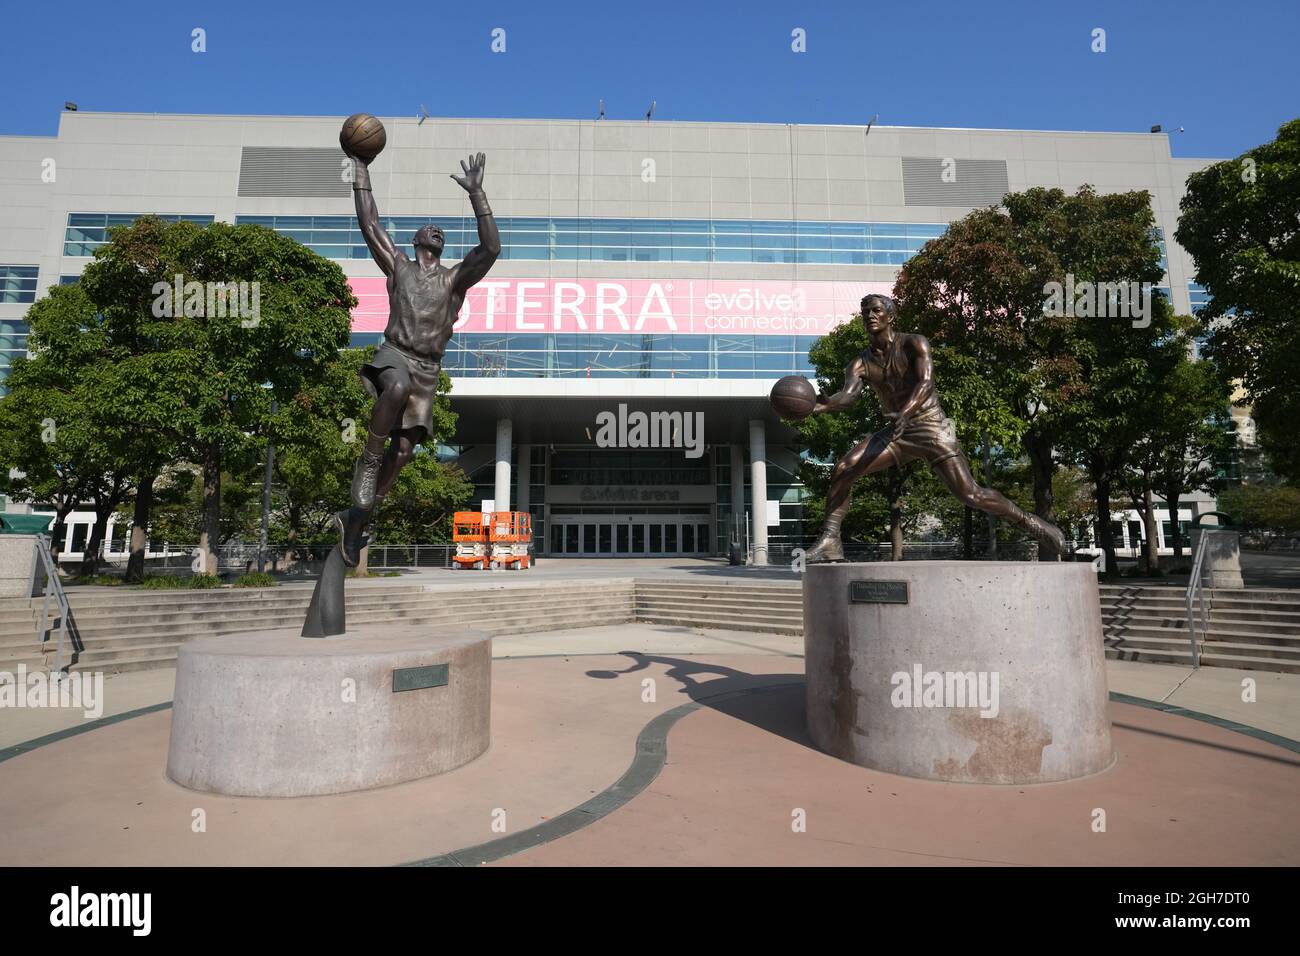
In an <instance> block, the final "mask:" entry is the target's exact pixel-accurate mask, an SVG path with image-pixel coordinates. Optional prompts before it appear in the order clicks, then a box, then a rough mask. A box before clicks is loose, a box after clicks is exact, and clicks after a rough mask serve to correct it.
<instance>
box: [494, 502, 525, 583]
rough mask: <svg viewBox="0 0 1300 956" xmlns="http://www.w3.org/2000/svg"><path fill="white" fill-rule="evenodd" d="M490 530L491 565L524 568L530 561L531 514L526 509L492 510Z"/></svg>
mask: <svg viewBox="0 0 1300 956" xmlns="http://www.w3.org/2000/svg"><path fill="white" fill-rule="evenodd" d="M490 530H491V534H490V536H489V537H490V541H491V545H492V552H491V561H492V567H494V568H513V569H514V570H516V571H522V570H525V569H526V568H527V567H528V566H529V564H530V563H531V561H530V558H529V556H528V550H529V545H531V544H532V541H533V516H532V515H531V514H529V513H528V512H527V511H494V512H492V524H491V528H490Z"/></svg>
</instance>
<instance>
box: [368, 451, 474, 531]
mask: <svg viewBox="0 0 1300 956" xmlns="http://www.w3.org/2000/svg"><path fill="white" fill-rule="evenodd" d="M473 493H474V485H473V483H472V482H470V480H469V479H468V478H467V477H465V473H464V472H462V471H461V470H460V469H459V468H458V467H456V466H455V465H447V464H443V463H442V462H440V461H438V458H437V456H436V455H435V454H434V451H433V449H432V447H430V446H427V445H422V446H420V447H419V448H418V449H417V451H416V453H415V454H414V455H412V456H411V460H410V461H409V462H407V463H406V467H405V468H403V469H402V471H401V474H399V475H398V476H397V482H396V484H394V485H393V490H392V492H390V493H389V495H388V497H387V498H385V499H384V500H383V502H382V503H381V504H380V506H379V508H378V510H377V511H376V512H375V521H374V525H373V530H372V533H371V536H372V539H373V540H374V542H375V543H377V544H408V543H409V544H425V543H438V542H444V541H450V540H451V519H452V515H453V513H454V512H456V511H457V510H458V509H463V507H464V505H465V504H466V503H467V502H468V501H469V499H470V496H471V495H473Z"/></svg>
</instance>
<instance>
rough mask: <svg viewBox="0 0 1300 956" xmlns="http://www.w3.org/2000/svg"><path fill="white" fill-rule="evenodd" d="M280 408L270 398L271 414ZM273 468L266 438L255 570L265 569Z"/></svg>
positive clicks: (271, 450) (271, 445)
mask: <svg viewBox="0 0 1300 956" xmlns="http://www.w3.org/2000/svg"><path fill="white" fill-rule="evenodd" d="M279 410H280V405H279V403H278V402H277V401H276V400H275V399H274V398H273V399H271V415H272V416H274V415H275V414H276V412H278V411H279ZM274 468H275V443H274V442H273V441H272V440H271V438H270V436H269V435H268V436H267V439H266V476H265V477H264V478H263V479H262V531H261V534H259V535H258V541H257V572H258V574H261V573H262V572H264V571H265V570H266V537H267V533H268V531H269V530H270V527H271V471H272V470H273V469H274Z"/></svg>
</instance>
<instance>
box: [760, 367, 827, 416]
mask: <svg viewBox="0 0 1300 956" xmlns="http://www.w3.org/2000/svg"><path fill="white" fill-rule="evenodd" d="M771 402H772V407H773V408H774V409H776V412H777V414H778V415H780V416H781V417H782V418H788V419H800V418H807V417H808V416H809V415H811V414H812V412H813V409H814V408H816V407H817V389H815V388H813V386H812V383H811V382H809V381H808V379H806V378H804V377H803V376H801V375H787V376H786V377H785V378H783V379H780V380H778V381H777V383H776V384H775V385H773V386H772V395H771Z"/></svg>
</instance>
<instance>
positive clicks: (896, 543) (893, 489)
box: [889, 476, 903, 561]
mask: <svg viewBox="0 0 1300 956" xmlns="http://www.w3.org/2000/svg"><path fill="white" fill-rule="evenodd" d="M889 545H890V548H889V551H890V560H891V561H902V560H903V480H902V478H901V476H899V477H895V478H893V479H892V480H891V481H890V483H889Z"/></svg>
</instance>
